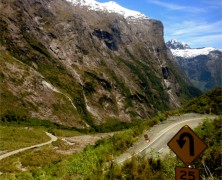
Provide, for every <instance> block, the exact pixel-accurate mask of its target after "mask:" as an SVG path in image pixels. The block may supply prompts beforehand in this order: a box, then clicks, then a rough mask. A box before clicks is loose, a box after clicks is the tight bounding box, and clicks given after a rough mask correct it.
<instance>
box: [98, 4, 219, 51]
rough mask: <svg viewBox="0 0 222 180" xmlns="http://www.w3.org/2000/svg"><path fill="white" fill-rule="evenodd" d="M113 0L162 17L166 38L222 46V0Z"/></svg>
mask: <svg viewBox="0 0 222 180" xmlns="http://www.w3.org/2000/svg"><path fill="white" fill-rule="evenodd" d="M97 1H98V2H108V1H109V0H97ZM113 1H115V2H117V3H118V4H120V5H121V6H123V7H126V8H128V9H131V10H136V11H139V12H141V13H143V14H145V15H146V16H148V17H150V18H152V19H158V20H160V21H162V23H163V24H164V34H165V35H164V39H165V41H168V40H170V39H177V40H178V41H181V42H185V43H188V44H189V45H190V46H191V47H192V48H195V47H215V48H222V0H170V1H169V0H113Z"/></svg>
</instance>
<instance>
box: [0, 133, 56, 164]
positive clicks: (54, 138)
mask: <svg viewBox="0 0 222 180" xmlns="http://www.w3.org/2000/svg"><path fill="white" fill-rule="evenodd" d="M45 133H46V135H47V136H49V137H50V138H51V140H50V141H47V142H45V143H41V144H36V145H33V146H29V147H25V148H21V149H17V150H14V151H11V152H8V153H5V154H2V155H0V160H2V159H4V158H6V157H9V156H12V155H14V154H17V153H19V152H22V151H26V150H28V149H33V148H37V147H41V146H44V145H47V144H50V143H52V142H53V141H57V137H56V136H54V135H52V134H50V133H48V132H45Z"/></svg>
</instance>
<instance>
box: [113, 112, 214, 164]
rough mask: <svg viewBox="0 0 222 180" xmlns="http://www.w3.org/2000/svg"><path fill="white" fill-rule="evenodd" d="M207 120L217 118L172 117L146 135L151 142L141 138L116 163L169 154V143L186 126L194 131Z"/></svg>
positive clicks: (201, 116)
mask: <svg viewBox="0 0 222 180" xmlns="http://www.w3.org/2000/svg"><path fill="white" fill-rule="evenodd" d="M206 118H208V119H214V118H215V116H210V115H200V114H193V113H192V114H185V115H182V116H174V117H170V118H169V119H168V120H166V121H164V122H162V123H160V124H157V125H155V126H154V127H152V128H150V130H148V131H146V132H145V133H144V134H148V135H149V137H150V139H151V142H147V141H145V139H144V137H141V138H140V139H139V140H138V142H136V143H135V144H134V145H133V146H132V147H131V148H129V149H128V150H127V151H126V152H124V153H123V154H121V155H120V156H119V157H117V158H116V159H115V162H116V163H117V164H121V163H123V162H125V161H126V160H128V159H131V158H132V156H135V155H143V156H146V157H148V156H149V155H150V154H151V153H161V154H165V153H168V152H169V151H170V150H169V148H168V146H167V143H168V142H169V141H170V140H171V139H172V137H173V136H174V135H175V134H176V133H177V132H178V131H179V130H180V129H181V128H182V127H183V126H184V125H188V126H190V127H191V128H192V129H193V128H195V127H197V126H198V124H199V123H200V122H202V121H203V120H204V119H206Z"/></svg>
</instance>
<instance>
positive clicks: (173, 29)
mask: <svg viewBox="0 0 222 180" xmlns="http://www.w3.org/2000/svg"><path fill="white" fill-rule="evenodd" d="M221 27H222V21H217V22H213V23H207V22H198V21H184V22H181V23H175V24H170V22H169V23H167V25H166V26H165V38H166V39H167V40H169V39H177V40H179V41H185V42H186V43H188V44H190V45H191V47H202V46H205V47H206V46H213V47H217V48H222V44H221V42H222V28H221Z"/></svg>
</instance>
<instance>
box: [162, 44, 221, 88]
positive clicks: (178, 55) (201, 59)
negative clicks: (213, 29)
mask: <svg viewBox="0 0 222 180" xmlns="http://www.w3.org/2000/svg"><path fill="white" fill-rule="evenodd" d="M171 42H173V41H168V42H167V43H166V45H167V46H168V48H169V49H170V51H171V52H172V54H173V55H174V57H175V59H176V61H177V62H178V63H179V65H180V66H181V67H182V69H183V70H184V71H185V72H186V74H187V76H188V77H189V79H190V81H191V82H192V83H193V85H194V86H195V87H197V88H199V89H201V90H202V91H204V92H206V91H208V90H212V89H214V88H216V87H220V86H222V71H221V68H222V61H221V60H222V49H216V48H212V47H204V48H185V49H184V48H182V49H179V48H177V49H172V46H171V45H170V43H171ZM176 42H177V43H178V44H181V43H180V42H178V41H176Z"/></svg>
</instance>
